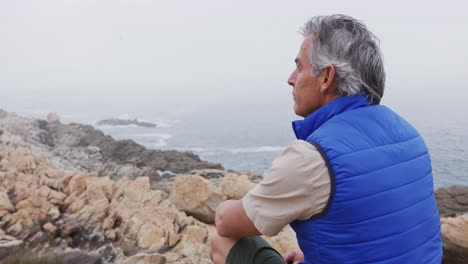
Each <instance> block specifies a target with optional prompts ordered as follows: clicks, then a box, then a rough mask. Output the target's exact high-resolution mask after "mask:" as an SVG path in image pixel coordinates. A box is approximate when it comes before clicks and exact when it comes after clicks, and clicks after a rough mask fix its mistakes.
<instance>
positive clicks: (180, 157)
mask: <svg viewBox="0 0 468 264" xmlns="http://www.w3.org/2000/svg"><path fill="white" fill-rule="evenodd" d="M49 117H50V118H49V120H48V121H45V120H39V119H35V118H26V117H21V116H18V115H15V114H5V116H4V118H0V129H1V130H2V131H3V135H2V136H1V144H0V149H1V148H3V146H11V147H15V148H17V147H26V148H30V149H34V151H35V152H38V153H40V154H41V155H44V156H46V158H47V159H48V160H49V161H50V162H51V163H53V164H54V165H55V166H57V167H59V168H61V169H66V170H72V171H80V172H95V173H97V175H98V176H109V177H110V178H112V179H120V178H122V177H130V178H136V177H139V176H148V177H150V179H151V180H152V182H157V181H159V180H160V179H161V177H160V175H159V173H158V171H162V172H164V171H171V172H173V173H187V172H189V171H191V170H194V169H206V168H216V169H222V168H223V167H222V166H221V165H219V164H212V163H209V162H206V161H202V160H200V158H199V157H198V156H197V155H195V154H193V153H190V152H178V151H163V150H148V149H146V148H145V147H143V146H142V145H140V144H137V143H136V142H134V141H133V140H114V139H113V138H112V137H110V136H108V135H105V134H104V133H103V132H102V131H99V130H97V129H95V128H94V127H92V126H90V125H81V124H61V123H60V122H59V120H56V119H55V117H54V115H53V114H51V115H50V116H49ZM56 121H58V122H56Z"/></svg>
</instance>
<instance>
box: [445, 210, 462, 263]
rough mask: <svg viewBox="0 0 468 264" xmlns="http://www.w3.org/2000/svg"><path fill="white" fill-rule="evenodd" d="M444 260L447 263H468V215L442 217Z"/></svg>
mask: <svg viewBox="0 0 468 264" xmlns="http://www.w3.org/2000/svg"><path fill="white" fill-rule="evenodd" d="M441 224H442V239H443V242H444V260H443V263H447V264H466V263H468V215H462V216H458V217H449V218H441Z"/></svg>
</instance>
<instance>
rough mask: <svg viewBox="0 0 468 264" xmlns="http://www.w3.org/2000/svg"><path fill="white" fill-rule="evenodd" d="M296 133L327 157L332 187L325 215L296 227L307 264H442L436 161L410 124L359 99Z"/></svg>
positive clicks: (299, 124) (333, 105) (316, 116)
mask: <svg viewBox="0 0 468 264" xmlns="http://www.w3.org/2000/svg"><path fill="white" fill-rule="evenodd" d="M293 128H294V131H295V133H296V136H297V138H298V139H301V140H305V141H308V142H310V143H311V144H313V145H315V146H316V147H317V149H318V150H319V151H320V152H321V154H322V156H323V158H324V160H325V162H326V163H327V165H328V168H329V172H330V175H331V182H332V192H331V195H330V199H329V201H328V204H327V207H326V208H325V210H324V211H323V212H322V213H321V214H320V215H317V216H314V217H313V218H312V219H309V220H305V221H294V222H292V223H291V227H292V228H293V229H294V230H295V231H296V234H297V239H298V242H299V245H300V247H301V250H302V251H303V252H304V255H305V263H411V264H414V263H438V264H440V263H441V261H442V241H441V234H440V220H439V213H438V210H437V205H436V200H435V197H434V191H433V182H432V173H431V171H432V167H431V160H430V157H429V153H428V150H427V148H426V145H425V143H424V141H423V139H422V138H421V136H420V135H419V134H418V132H417V131H416V130H415V129H414V128H413V127H412V126H411V125H410V124H409V123H408V122H406V121H405V120H404V119H403V118H401V117H400V116H398V115H397V114H396V113H394V112H393V111H391V110H390V109H389V108H387V107H385V106H380V105H369V104H368V98H367V97H366V96H364V95H357V96H351V97H348V96H343V97H339V98H337V99H335V100H333V101H331V102H330V103H328V104H326V105H324V106H323V107H321V108H320V109H318V110H317V111H315V112H314V113H312V114H311V115H310V116H308V117H307V118H305V119H304V120H301V121H295V122H293Z"/></svg>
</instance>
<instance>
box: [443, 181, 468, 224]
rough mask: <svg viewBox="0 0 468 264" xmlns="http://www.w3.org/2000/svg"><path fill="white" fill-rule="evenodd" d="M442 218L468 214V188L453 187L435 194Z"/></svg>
mask: <svg viewBox="0 0 468 264" xmlns="http://www.w3.org/2000/svg"><path fill="white" fill-rule="evenodd" d="M435 196H436V199H437V205H438V207H439V213H440V216H456V215H459V214H463V213H468V186H462V185H452V186H449V187H447V188H439V189H437V191H436V192H435Z"/></svg>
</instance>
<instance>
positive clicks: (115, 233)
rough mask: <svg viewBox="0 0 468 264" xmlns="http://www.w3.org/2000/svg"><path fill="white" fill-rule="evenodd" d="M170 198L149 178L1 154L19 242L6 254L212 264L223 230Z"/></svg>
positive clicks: (2, 179) (3, 199)
mask: <svg viewBox="0 0 468 264" xmlns="http://www.w3.org/2000/svg"><path fill="white" fill-rule="evenodd" d="M189 176H190V177H193V178H196V179H198V180H200V182H201V183H202V184H205V183H206V182H205V181H206V179H204V178H201V179H200V176H197V175H189ZM181 178H182V179H183V178H184V177H181ZM241 178H244V180H245V177H241ZM231 180H232V179H231ZM244 180H241V182H242V181H244ZM240 186H242V185H240ZM192 188H193V186H192ZM216 188H218V187H216ZM242 188H243V187H239V188H237V189H238V190H241V189H242ZM31 190H34V191H31ZM206 193H208V192H206ZM236 195H237V194H236ZM165 197H166V195H165V193H163V192H161V191H159V190H151V188H150V182H149V178H148V177H139V178H137V179H135V180H131V179H128V178H126V177H123V178H121V179H119V180H112V179H110V178H109V177H98V176H97V174H96V173H80V172H70V171H64V170H60V169H57V168H55V167H53V166H51V165H50V164H49V163H48V162H47V160H46V159H45V158H41V157H38V156H36V155H35V154H33V153H32V152H31V151H30V150H29V149H26V148H16V149H13V148H7V149H5V150H4V151H3V152H1V154H0V212H1V214H2V216H1V217H0V227H1V230H4V233H5V236H9V237H12V238H14V240H17V241H19V242H18V243H19V244H15V245H10V244H6V245H5V246H4V247H5V248H9V247H12V246H20V245H22V244H23V243H24V244H26V245H27V246H28V247H30V248H34V249H35V250H36V251H38V252H43V254H47V255H50V254H53V255H58V256H62V257H64V256H69V257H70V258H71V257H72V256H76V255H80V254H86V255H87V257H86V258H89V260H90V261H94V262H93V263H100V262H98V261H103V262H102V263H158V262H157V261H159V263H211V258H210V246H209V245H210V241H211V239H212V237H213V236H214V235H215V234H216V228H215V227H214V226H213V225H207V224H205V223H203V222H200V221H198V220H197V219H195V218H193V217H191V216H187V215H186V214H185V213H184V212H182V211H180V210H178V209H177V207H176V206H175V205H174V204H173V203H172V202H171V201H170V200H169V199H165ZM225 198H227V196H226V197H225ZM0 235H1V234H0ZM1 237H2V236H0V241H1ZM279 237H281V238H282V239H281V240H274V239H273V240H271V239H270V241H271V242H272V243H273V245H274V246H275V247H277V248H278V249H280V251H281V250H287V249H290V248H293V247H297V244H295V238H294V233H293V232H292V231H291V230H290V229H285V230H284V231H283V232H282V233H281V234H280V236H279ZM0 249H1V245H0ZM73 252H75V253H73ZM77 252H78V253H77ZM80 252H81V253H80ZM67 254H68V255H67ZM62 259H63V258H62ZM68 263H74V262H68Z"/></svg>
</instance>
